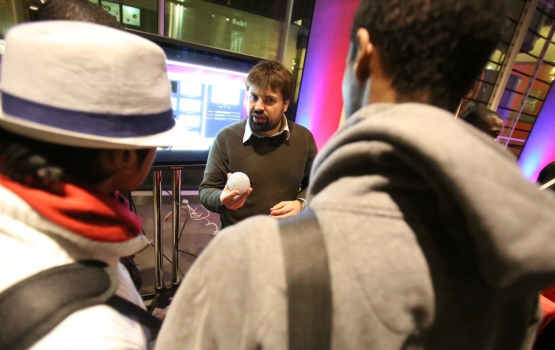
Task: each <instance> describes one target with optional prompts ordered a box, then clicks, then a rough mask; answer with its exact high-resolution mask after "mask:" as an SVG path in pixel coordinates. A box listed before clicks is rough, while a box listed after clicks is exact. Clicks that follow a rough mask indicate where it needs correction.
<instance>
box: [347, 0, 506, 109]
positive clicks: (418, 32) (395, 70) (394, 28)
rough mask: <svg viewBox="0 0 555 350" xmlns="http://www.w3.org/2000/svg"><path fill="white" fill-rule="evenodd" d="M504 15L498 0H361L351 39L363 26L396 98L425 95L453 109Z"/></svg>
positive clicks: (481, 64) (492, 45) (490, 49)
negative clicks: (376, 51)
mask: <svg viewBox="0 0 555 350" xmlns="http://www.w3.org/2000/svg"><path fill="white" fill-rule="evenodd" d="M505 18H506V16H505V15H504V0H362V1H361V3H360V5H359V8H358V10H357V12H356V14H355V18H354V21H353V27H352V31H351V42H352V43H355V42H356V41H355V38H356V31H357V30H358V29H359V28H365V29H366V30H368V33H369V34H370V41H371V42H372V43H373V44H374V45H375V46H376V47H377V48H378V49H379V53H380V58H381V62H382V64H383V68H384V70H385V73H386V74H387V75H389V77H390V78H391V79H392V87H393V89H394V90H395V91H397V93H398V94H399V98H400V99H401V100H403V99H406V100H414V99H415V98H421V97H428V100H429V102H430V104H432V105H435V106H437V107H440V108H444V109H447V110H449V111H452V112H454V111H455V110H456V109H457V106H458V105H459V102H460V100H461V98H462V97H463V96H464V95H465V94H466V93H467V92H468V91H469V90H470V88H471V86H472V83H473V82H474V80H475V79H476V78H477V76H478V75H479V73H480V72H481V70H482V69H483V68H484V66H485V64H486V61H487V60H488V58H489V57H490V55H491V53H492V52H493V50H494V48H495V45H496V44H497V43H498V41H499V39H500V35H501V31H502V28H503V25H504V24H505ZM352 54H353V52H351V55H352ZM350 59H351V60H352V59H353V57H350Z"/></svg>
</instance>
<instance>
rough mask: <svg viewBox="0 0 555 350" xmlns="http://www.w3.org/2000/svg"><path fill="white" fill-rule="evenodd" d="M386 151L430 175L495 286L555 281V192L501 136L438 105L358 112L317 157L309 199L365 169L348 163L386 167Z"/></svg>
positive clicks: (448, 216)
mask: <svg viewBox="0 0 555 350" xmlns="http://www.w3.org/2000/svg"><path fill="white" fill-rule="evenodd" d="M385 111H387V113H384V112H385ZM384 158H395V159H396V160H397V161H398V162H400V163H402V165H403V166H404V167H406V169H407V170H408V171H410V172H413V173H417V174H419V176H420V177H421V178H422V179H424V182H425V184H426V186H429V187H430V189H431V190H432V191H433V193H434V195H435V197H436V198H437V202H438V204H439V205H438V212H437V214H438V216H439V218H440V220H443V221H445V222H446V223H447V225H446V226H451V227H453V229H452V230H448V231H446V234H451V235H459V236H462V237H455V238H456V239H457V241H459V242H464V243H461V244H463V245H464V246H463V247H461V249H463V250H466V251H468V252H470V253H471V256H473V257H475V259H476V261H475V263H476V264H478V267H479V270H480V273H481V274H482V275H483V278H484V280H485V281H486V283H487V284H488V285H489V286H490V287H491V288H492V289H499V290H503V291H507V290H508V289H510V290H511V291H512V292H517V293H518V292H529V291H534V290H540V289H543V288H545V287H547V286H548V285H550V284H553V283H555V195H554V194H553V192H551V191H540V190H539V189H538V186H536V185H535V184H532V183H530V182H528V181H527V180H526V179H525V178H524V177H523V176H522V174H521V172H520V169H519V168H518V166H517V163H516V160H515V158H514V156H513V155H512V154H510V153H509V152H507V151H506V150H504V149H503V148H502V147H501V146H500V145H499V144H497V143H495V142H493V141H492V140H491V139H490V138H488V137H487V136H486V135H485V134H482V133H481V132H480V131H478V130H476V129H474V128H473V127H472V126H469V125H467V124H466V123H464V122H463V121H460V120H457V119H455V118H454V116H453V115H452V114H450V113H448V112H446V111H444V110H441V109H438V108H435V107H431V106H427V105H421V104H412V103H407V104H393V105H384V104H377V105H370V106H367V107H365V108H363V109H361V110H360V111H358V112H357V113H356V114H355V115H353V116H351V117H350V118H349V119H348V120H347V122H346V123H345V124H344V125H343V126H342V127H341V128H340V129H339V130H338V132H337V133H336V134H335V135H334V137H332V139H331V140H330V141H329V142H328V144H326V146H325V147H324V148H323V149H322V150H321V151H320V153H319V155H318V156H317V158H316V160H315V162H314V165H313V168H312V175H311V184H310V187H309V195H308V200H309V202H310V201H311V199H312V198H314V197H315V196H316V195H318V193H320V192H321V191H322V190H324V189H325V188H326V187H328V185H330V184H332V183H333V182H335V181H337V180H339V179H341V178H344V177H345V176H352V177H353V178H355V177H356V176H359V175H361V174H357V171H356V170H354V171H353V170H346V169H357V164H358V165H359V167H358V169H362V168H364V169H365V170H364V171H363V172H365V171H367V169H372V168H373V167H374V166H375V167H374V168H375V169H372V170H371V171H375V172H376V173H379V172H380V166H381V165H380V164H381V162H382V161H381V160H383V159H384ZM349 172H351V173H349ZM450 220H455V221H457V220H458V222H459V223H460V225H456V224H453V222H449V221H450Z"/></svg>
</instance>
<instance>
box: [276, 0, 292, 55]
mask: <svg viewBox="0 0 555 350" xmlns="http://www.w3.org/2000/svg"><path fill="white" fill-rule="evenodd" d="M293 3H294V0H287V9H286V12H285V20H284V21H283V23H282V25H281V33H280V34H279V47H278V52H277V58H276V59H277V60H278V61H280V62H282V63H283V59H284V58H285V50H286V49H287V39H288V38H289V26H290V25H291V17H292V14H293Z"/></svg>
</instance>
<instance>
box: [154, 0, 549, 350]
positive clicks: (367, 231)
mask: <svg viewBox="0 0 555 350" xmlns="http://www.w3.org/2000/svg"><path fill="white" fill-rule="evenodd" d="M503 3H504V1H503V0H459V1H457V0H433V1H432V0H362V1H361V3H360V5H359V8H358V10H357V12H356V15H355V19H354V22H353V27H352V28H353V29H352V34H351V40H350V43H351V45H350V49H349V53H348V57H347V67H346V71H345V76H344V84H343V98H344V103H345V114H346V115H347V116H349V117H348V118H347V120H346V122H345V123H344V124H343V125H342V127H341V128H340V129H339V130H338V131H337V133H336V134H335V135H334V136H333V137H332V138H331V139H330V140H329V142H328V143H327V144H326V145H325V147H324V148H323V149H322V150H321V151H320V153H319V155H318V156H317V157H316V159H315V162H314V165H313V167H312V173H311V183H310V185H309V190H308V203H309V208H310V209H312V211H313V212H314V213H315V216H316V217H317V219H318V221H319V224H320V231H321V234H322V236H323V238H324V242H325V247H326V251H327V256H328V262H329V272H330V275H331V295H332V327H331V349H341V350H345V349H353V350H354V349H357V350H358V349H378V350H395V349H434V350H435V349H437V350H445V349H450V350H453V349H460V350H469V349H473V350H476V349H503V350H511V349H527V348H529V346H530V343H531V342H532V341H533V337H534V330H535V328H536V326H537V322H538V320H539V318H538V316H539V315H538V313H537V311H538V307H537V304H538V293H539V291H540V290H541V289H542V288H544V287H546V286H548V285H549V284H552V283H554V282H555V260H554V259H553V256H555V255H554V254H555V245H553V241H554V239H555V216H554V215H553V213H552V208H553V207H555V198H553V196H549V195H547V194H546V193H545V191H543V192H542V191H539V190H538V187H537V186H536V185H535V184H532V183H530V182H528V181H527V180H525V178H524V177H523V176H522V175H521V172H520V170H519V168H518V167H517V163H516V162H515V159H514V157H513V156H512V155H511V154H509V153H508V152H506V151H505V150H503V149H502V147H500V146H499V145H498V144H496V143H494V142H491V140H490V138H489V137H487V136H486V135H485V134H483V133H482V132H480V131H479V130H477V129H476V128H474V127H472V126H470V125H468V124H467V123H465V122H463V121H460V120H457V119H456V118H455V117H454V113H455V111H456V109H457V106H458V105H459V102H460V100H461V98H462V97H463V96H464V95H465V93H466V92H467V91H468V90H469V89H470V87H471V85H472V83H473V80H474V79H475V78H476V77H477V76H478V75H479V73H480V71H481V70H482V69H483V67H484V66H485V63H486V61H487V59H488V57H489V56H490V54H491V53H492V51H493V50H494V48H495V46H496V44H497V42H498V39H499V35H500V32H501V30H502V27H503V24H504V18H505V16H504V15H503V13H504V12H503V11H504V9H503ZM469 175H471V176H469ZM297 218H298V216H297V217H295V218H292V219H291V220H290V219H287V220H288V221H295V220H296V219H297ZM282 222H283V221H282ZM298 234H299V235H303V234H305V232H304V231H302V230H299V232H298ZM287 302H288V300H287V284H286V276H285V268H284V258H283V249H282V245H281V237H280V233H279V225H278V222H277V221H276V220H273V219H271V218H268V217H260V216H259V217H253V218H250V219H247V220H245V221H243V222H241V223H239V224H237V225H235V226H233V227H231V228H229V229H226V230H224V231H222V232H221V234H220V235H219V236H218V237H217V238H216V239H215V240H214V241H213V242H211V243H210V245H209V246H208V247H207V248H206V250H205V251H204V252H203V253H202V255H201V256H200V258H199V259H198V260H197V261H196V263H195V264H194V266H193V267H192V269H191V270H190V272H189V273H188V275H187V276H186V278H185V280H184V283H183V284H182V285H181V286H180V289H179V290H178V292H177V294H176V295H175V297H174V299H173V301H172V304H171V305H170V308H169V313H168V315H167V318H166V319H165V321H164V325H163V326H162V330H161V333H160V335H159V338H158V341H157V348H159V349H164V350H168V349H169V350H171V349H286V348H287V347H288V318H287V313H288V311H287V310H288V304H287Z"/></svg>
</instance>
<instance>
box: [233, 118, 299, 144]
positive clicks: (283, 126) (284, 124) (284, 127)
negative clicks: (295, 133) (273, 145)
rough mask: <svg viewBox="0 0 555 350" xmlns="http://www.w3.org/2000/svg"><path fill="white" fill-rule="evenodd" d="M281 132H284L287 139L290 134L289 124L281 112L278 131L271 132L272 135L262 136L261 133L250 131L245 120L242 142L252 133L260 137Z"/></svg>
mask: <svg viewBox="0 0 555 350" xmlns="http://www.w3.org/2000/svg"><path fill="white" fill-rule="evenodd" d="M283 132H285V133H286V137H285V139H286V140H289V136H290V135H291V133H290V132H289V124H287V118H286V117H285V114H282V117H281V127H280V128H279V130H278V132H276V133H275V134H273V135H272V136H262V135H258V134H256V133H255V132H253V131H252V129H251V126H250V124H249V122H248V120H247V123H246V126H245V134H244V135H243V143H245V142H247V141H248V140H249V139H250V138H251V136H252V135H254V136H256V137H259V138H262V137H274V136H277V135H281V134H282V133H283Z"/></svg>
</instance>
